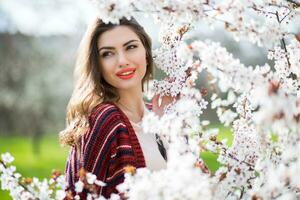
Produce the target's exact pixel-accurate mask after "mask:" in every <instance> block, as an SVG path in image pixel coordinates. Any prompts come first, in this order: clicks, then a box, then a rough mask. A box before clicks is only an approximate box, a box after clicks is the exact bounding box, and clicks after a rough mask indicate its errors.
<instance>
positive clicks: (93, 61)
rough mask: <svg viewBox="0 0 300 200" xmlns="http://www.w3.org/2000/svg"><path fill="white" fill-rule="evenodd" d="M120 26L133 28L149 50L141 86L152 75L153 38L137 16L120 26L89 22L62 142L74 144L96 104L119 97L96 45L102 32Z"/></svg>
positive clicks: (68, 107) (96, 21) (81, 47)
mask: <svg viewBox="0 0 300 200" xmlns="http://www.w3.org/2000/svg"><path fill="white" fill-rule="evenodd" d="M119 25H124V26H128V27H129V28H131V29H132V31H134V32H135V33H136V34H137V36H138V37H139V38H140V40H141V42H142V43H143V45H144V48H145V50H146V60H147V69H146V74H145V76H144V78H143V81H142V86H143V85H144V83H145V82H146V81H148V80H149V79H150V78H151V77H152V73H153V58H152V52H151V40H150V37H149V36H148V35H147V33H146V32H145V31H144V29H143V27H142V26H141V25H139V23H138V22H137V21H136V20H135V19H134V18H131V19H130V20H128V19H126V18H122V19H121V20H120V23H119V24H118V25H116V24H111V23H108V24H105V23H103V22H102V21H101V20H100V19H95V20H94V21H93V22H92V23H91V24H90V25H89V27H88V29H87V31H86V33H85V34H84V37H83V39H82V41H81V43H80V46H79V51H78V56H77V60H76V64H75V71H74V78H75V86H74V90H73V93H72V96H71V98H70V101H69V103H68V106H67V110H66V112H67V113H66V128H65V129H64V130H62V131H61V132H60V134H59V139H60V143H61V144H62V145H70V146H73V145H75V144H76V143H77V142H78V139H79V138H80V137H81V136H82V135H83V134H85V133H86V132H87V131H88V129H89V120H88V117H89V115H90V114H91V112H92V110H93V108H94V107H95V106H97V105H98V104H100V103H102V102H116V101H117V100H118V99H119V95H118V93H117V90H116V88H114V87H113V86H111V85H110V84H108V83H107V82H106V81H105V80H104V78H103V76H102V70H101V69H102V68H101V64H100V62H99V52H98V45H97V44H98V40H99V37H100V36H101V34H103V33H104V32H105V31H108V30H110V29H113V28H114V27H116V26H119Z"/></svg>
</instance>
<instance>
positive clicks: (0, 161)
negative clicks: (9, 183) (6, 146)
mask: <svg viewBox="0 0 300 200" xmlns="http://www.w3.org/2000/svg"><path fill="white" fill-rule="evenodd" d="M0 163H1V164H2V165H3V166H4V168H5V169H7V165H6V164H5V163H4V162H3V161H2V160H1V159H0ZM12 177H13V178H17V177H15V176H14V175H12ZM18 183H19V185H20V186H22V187H23V188H24V189H25V190H26V191H28V192H29V190H28V188H27V187H26V185H24V184H23V183H22V182H20V181H18Z"/></svg>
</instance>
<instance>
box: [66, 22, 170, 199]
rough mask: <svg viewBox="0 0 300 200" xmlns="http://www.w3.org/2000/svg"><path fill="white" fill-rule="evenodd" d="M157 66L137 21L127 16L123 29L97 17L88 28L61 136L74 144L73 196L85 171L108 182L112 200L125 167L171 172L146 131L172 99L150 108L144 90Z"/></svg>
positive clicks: (104, 190)
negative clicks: (149, 117)
mask: <svg viewBox="0 0 300 200" xmlns="http://www.w3.org/2000/svg"><path fill="white" fill-rule="evenodd" d="M152 68H153V59H152V53H151V41H150V38H149V36H148V35H147V34H146V33H145V31H144V29H143V28H142V27H141V26H140V25H139V24H138V23H137V22H136V21H135V20H134V19H131V20H127V19H125V18H123V19H121V20H120V23H119V24H118V25H114V24H104V23H103V22H102V21H101V20H100V19H97V20H95V22H94V23H93V24H92V25H91V26H90V27H89V28H88V30H87V32H86V34H85V36H84V38H83V40H82V42H81V46H80V52H79V55H78V60H77V63H76V69H75V75H76V84H75V88H74V91H73V94H72V97H71V99H70V102H69V104H68V107H67V127H66V129H65V130H64V131H62V132H61V134H60V140H61V143H62V144H67V145H71V146H72V149H71V151H70V155H69V159H68V162H67V166H66V179H67V183H68V190H70V191H72V193H73V194H75V192H74V191H75V187H74V184H75V182H77V181H78V180H79V173H78V172H79V169H81V168H83V169H84V170H86V171H88V172H91V173H93V174H95V175H96V176H97V179H98V180H101V181H103V182H105V184H106V186H104V187H98V188H97V193H98V194H101V195H103V196H104V197H106V198H108V197H109V196H110V195H111V194H112V193H117V190H116V186H117V185H118V184H120V183H122V182H123V180H124V167H126V166H128V165H131V166H133V167H136V168H140V167H147V168H149V169H151V170H159V169H162V168H165V166H166V161H165V160H166V152H165V149H164V147H163V145H162V142H161V140H159V139H157V137H155V136H153V135H149V134H148V135H147V134H144V133H143V132H142V129H141V127H140V122H141V120H142V118H143V116H144V115H145V114H146V113H147V112H149V110H148V109H151V107H152V110H153V111H154V112H155V113H156V114H158V115H160V116H161V115H162V113H163V108H164V107H165V105H167V104H169V103H170V102H171V101H172V98H170V97H163V98H162V102H161V104H160V105H159V104H158V99H159V96H158V95H156V96H154V98H153V99H152V106H151V105H150V104H147V106H146V104H145V102H144V100H143V91H144V87H143V86H144V83H145V82H147V81H148V80H149V79H150V78H151V77H152V71H153V69H152ZM86 192H87V190H86V189H85V190H84V191H83V194H84V193H86ZM81 195H82V194H81Z"/></svg>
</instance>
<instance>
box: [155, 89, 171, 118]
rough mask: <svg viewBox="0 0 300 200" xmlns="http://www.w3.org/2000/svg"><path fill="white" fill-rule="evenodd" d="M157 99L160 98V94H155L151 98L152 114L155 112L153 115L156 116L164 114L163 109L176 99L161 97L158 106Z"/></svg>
mask: <svg viewBox="0 0 300 200" xmlns="http://www.w3.org/2000/svg"><path fill="white" fill-rule="evenodd" d="M159 98H160V94H156V95H154V96H153V98H152V110H153V112H155V114H157V115H158V116H160V117H161V116H162V115H163V114H164V108H165V107H166V106H167V105H169V104H170V103H172V102H173V101H174V100H175V99H176V97H172V96H169V95H168V96H163V97H162V99H161V103H160V105H159V102H158V101H159Z"/></svg>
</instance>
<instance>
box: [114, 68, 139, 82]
mask: <svg viewBox="0 0 300 200" xmlns="http://www.w3.org/2000/svg"><path fill="white" fill-rule="evenodd" d="M135 71H136V69H135V68H128V69H124V70H121V71H120V72H118V73H117V74H116V75H117V76H118V77H119V78H121V79H125V80H126V79H130V78H132V77H133V76H134V73H135Z"/></svg>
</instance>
